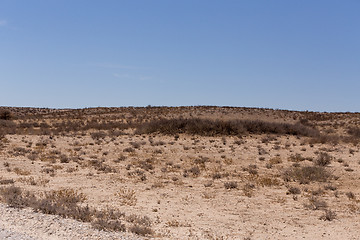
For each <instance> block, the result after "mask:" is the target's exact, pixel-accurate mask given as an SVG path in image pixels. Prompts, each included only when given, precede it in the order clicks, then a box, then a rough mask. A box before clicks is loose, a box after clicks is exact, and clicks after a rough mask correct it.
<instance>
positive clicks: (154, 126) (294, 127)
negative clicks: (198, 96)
mask: <svg viewBox="0 0 360 240" xmlns="http://www.w3.org/2000/svg"><path fill="white" fill-rule="evenodd" d="M155 132H158V133H162V134H168V135H176V134H179V133H188V134H197V135H203V136H216V135H244V134H246V133H252V134H266V133H270V134H289V135H300V136H313V137H315V136H318V135H319V132H318V131H317V130H316V129H313V128H310V127H306V126H304V125H302V124H300V123H297V124H286V123H275V122H265V121H260V120H255V121H253V120H232V121H222V120H210V119H201V118H189V119H185V118H175V119H160V120H153V121H151V122H148V123H144V124H140V125H138V126H137V129H136V133H137V134H147V133H155Z"/></svg>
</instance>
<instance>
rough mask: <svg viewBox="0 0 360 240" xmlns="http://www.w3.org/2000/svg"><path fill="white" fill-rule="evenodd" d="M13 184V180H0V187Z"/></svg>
mask: <svg viewBox="0 0 360 240" xmlns="http://www.w3.org/2000/svg"><path fill="white" fill-rule="evenodd" d="M14 182H15V181H14V180H13V179H0V185H6V184H13V183H14Z"/></svg>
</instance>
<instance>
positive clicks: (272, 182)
mask: <svg viewBox="0 0 360 240" xmlns="http://www.w3.org/2000/svg"><path fill="white" fill-rule="evenodd" d="M256 183H257V184H258V185H260V186H262V187H271V186H279V185H280V181H279V179H277V178H275V177H258V178H256Z"/></svg>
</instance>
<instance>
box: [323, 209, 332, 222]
mask: <svg viewBox="0 0 360 240" xmlns="http://www.w3.org/2000/svg"><path fill="white" fill-rule="evenodd" d="M334 219H336V213H335V212H334V211H331V210H329V209H325V213H324V214H323V215H322V216H320V220H324V221H332V220H334Z"/></svg>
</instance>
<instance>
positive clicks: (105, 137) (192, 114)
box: [0, 106, 360, 239]
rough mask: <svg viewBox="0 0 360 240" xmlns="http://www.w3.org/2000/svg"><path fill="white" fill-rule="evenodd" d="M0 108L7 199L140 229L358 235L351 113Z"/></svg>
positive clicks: (183, 233) (355, 134)
mask: <svg viewBox="0 0 360 240" xmlns="http://www.w3.org/2000/svg"><path fill="white" fill-rule="evenodd" d="M0 113H1V114H0V117H1V120H0V138H1V139H0V142H1V144H0V188H1V190H0V193H1V194H0V198H1V201H2V202H3V204H5V205H6V206H8V207H11V208H20V209H27V210H28V211H35V212H39V213H46V214H53V215H60V216H62V217H64V218H70V219H75V220H77V221H80V222H85V223H89V224H91V226H92V228H94V229H99V230H101V231H104V232H114V231H117V232H126V233H128V234H132V235H134V236H138V237H142V238H155V239H359V236H360V230H359V229H360V228H359V227H360V215H359V213H360V201H359V199H360V188H359V187H358V185H359V184H360V153H359V146H360V145H359V140H360V114H359V113H317V112H298V111H285V110H273V109H260V108H233V107H211V106H198V107H151V106H149V107H144V108H140V107H137V108H135V107H124V108H88V109H38V108H6V107H3V108H0ZM49 239H50V238H49Z"/></svg>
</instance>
